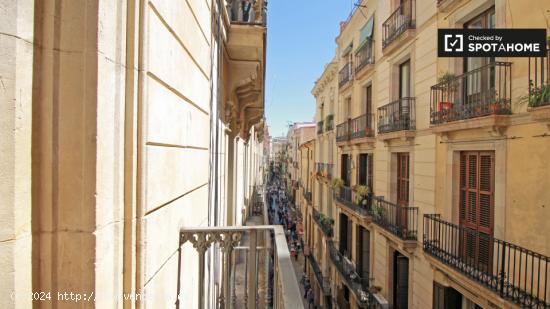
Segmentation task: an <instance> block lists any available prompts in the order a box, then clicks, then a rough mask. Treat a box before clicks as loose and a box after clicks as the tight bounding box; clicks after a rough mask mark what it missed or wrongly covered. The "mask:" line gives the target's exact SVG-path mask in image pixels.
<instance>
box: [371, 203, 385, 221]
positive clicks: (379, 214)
mask: <svg viewBox="0 0 550 309" xmlns="http://www.w3.org/2000/svg"><path fill="white" fill-rule="evenodd" d="M371 211H372V216H373V217H374V219H375V220H380V219H382V218H383V217H384V213H385V211H386V210H385V209H384V207H382V205H380V201H378V200H374V203H372V206H371Z"/></svg>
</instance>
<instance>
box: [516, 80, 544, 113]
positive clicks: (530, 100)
mask: <svg viewBox="0 0 550 309" xmlns="http://www.w3.org/2000/svg"><path fill="white" fill-rule="evenodd" d="M530 83H531V87H532V88H531V91H530V92H529V93H528V94H526V95H524V96H521V97H519V99H518V101H517V102H518V104H520V105H523V104H525V103H527V106H528V107H539V106H543V105H547V104H548V103H549V102H550V84H547V85H540V86H538V87H534V86H533V82H532V81H531V82H530Z"/></svg>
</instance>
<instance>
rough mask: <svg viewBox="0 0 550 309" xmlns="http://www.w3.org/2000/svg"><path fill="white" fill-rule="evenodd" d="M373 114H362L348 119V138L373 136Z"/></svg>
mask: <svg viewBox="0 0 550 309" xmlns="http://www.w3.org/2000/svg"><path fill="white" fill-rule="evenodd" d="M373 124H374V115H373V114H363V115H361V116H359V117H356V118H353V119H352V120H351V121H350V138H351V139H356V138H363V137H373V136H374V129H373Z"/></svg>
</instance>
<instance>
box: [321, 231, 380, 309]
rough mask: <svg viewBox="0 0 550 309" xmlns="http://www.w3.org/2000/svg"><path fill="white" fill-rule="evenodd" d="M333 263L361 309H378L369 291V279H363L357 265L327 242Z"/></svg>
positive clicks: (330, 242) (331, 243)
mask: <svg viewBox="0 0 550 309" xmlns="http://www.w3.org/2000/svg"><path fill="white" fill-rule="evenodd" d="M327 244H328V249H329V255H330V259H331V261H332V263H333V264H334V266H335V267H336V269H337V270H338V272H339V273H340V275H341V276H342V278H343V279H344V281H345V282H346V284H347V286H348V287H349V288H350V290H351V291H352V292H353V294H355V296H356V298H357V300H358V301H357V303H358V304H359V306H360V307H361V308H369V309H370V308H372V309H374V308H376V307H374V306H375V300H374V297H373V295H372V294H371V292H370V291H369V280H368V279H369V278H361V277H360V276H359V274H358V273H357V271H356V269H355V265H353V263H352V262H351V261H350V260H349V259H348V258H347V257H345V256H344V255H343V254H342V253H340V251H338V249H336V247H335V246H334V243H333V242H332V241H331V240H329V241H328V242H327Z"/></svg>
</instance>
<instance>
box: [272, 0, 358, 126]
mask: <svg viewBox="0 0 550 309" xmlns="http://www.w3.org/2000/svg"><path fill="white" fill-rule="evenodd" d="M351 9H352V1H351V0H270V1H269V3H268V13H267V14H268V15H267V31H268V32H267V68H266V69H267V73H266V75H267V79H266V102H265V106H266V118H267V124H268V126H269V134H270V135H271V136H281V135H286V133H287V130H288V123H289V122H299V121H313V117H314V116H315V98H314V97H313V95H312V94H311V90H312V89H313V86H314V84H315V81H316V80H317V78H319V77H320V76H321V74H322V73H323V69H324V66H325V64H326V63H329V62H330V60H332V58H333V57H334V52H335V49H336V42H335V39H336V36H337V35H338V34H339V31H340V30H339V24H340V22H341V21H343V20H346V19H347V17H348V16H349V13H350V11H351Z"/></svg>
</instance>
